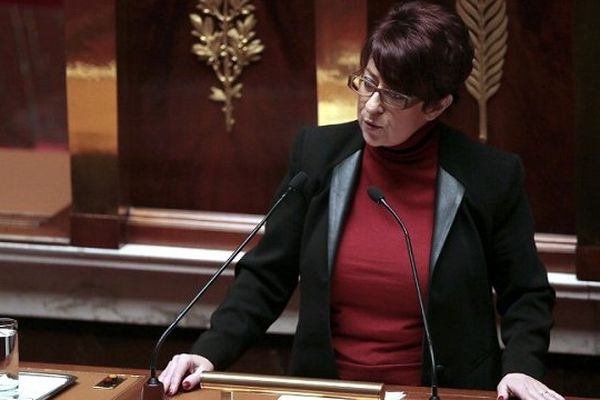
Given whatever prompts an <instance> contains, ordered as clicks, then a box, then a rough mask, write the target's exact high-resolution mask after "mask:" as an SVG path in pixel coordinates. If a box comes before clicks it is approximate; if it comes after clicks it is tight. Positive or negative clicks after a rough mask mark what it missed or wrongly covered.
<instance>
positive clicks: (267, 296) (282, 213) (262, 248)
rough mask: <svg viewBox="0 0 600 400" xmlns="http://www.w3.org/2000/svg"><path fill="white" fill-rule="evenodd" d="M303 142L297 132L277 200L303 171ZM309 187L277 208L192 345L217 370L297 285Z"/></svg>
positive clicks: (236, 354)
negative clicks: (306, 194) (301, 166)
mask: <svg viewBox="0 0 600 400" xmlns="http://www.w3.org/2000/svg"><path fill="white" fill-rule="evenodd" d="M302 143H303V140H302V135H298V137H297V139H296V142H295V144H294V146H293V147H292V152H291V159H290V164H289V169H288V173H287V176H286V177H285V178H284V179H283V181H282V184H281V185H280V187H279V189H278V190H277V194H276V197H275V198H276V199H278V198H279V197H280V196H281V194H282V193H283V191H284V190H285V189H286V188H287V185H288V183H289V180H290V179H291V178H292V177H293V176H295V175H296V174H297V173H298V172H299V171H300V166H299V163H300V159H301V154H302ZM307 184H308V183H307ZM304 187H306V184H305V186H304ZM304 191H305V189H301V190H300V191H294V192H291V193H290V194H289V195H288V196H287V197H286V199H285V200H284V201H283V202H282V203H281V204H280V206H279V207H278V208H277V209H276V210H275V211H274V212H273V214H272V215H271V218H270V220H269V221H267V223H266V225H265V233H264V235H263V237H262V238H261V240H260V242H259V243H258V244H257V245H256V246H255V247H254V248H253V249H252V250H251V251H249V252H248V253H246V254H245V255H244V257H242V258H241V259H240V261H239V262H238V263H237V265H236V273H235V280H234V283H233V285H232V287H231V288H230V290H229V292H228V293H227V295H226V297H225V299H224V300H223V302H222V303H221V304H220V306H219V307H218V308H217V310H216V311H215V312H214V313H213V315H212V317H211V326H210V328H209V330H207V331H206V332H204V333H203V334H202V335H201V336H200V337H199V338H198V340H197V341H196V342H195V343H194V345H193V346H192V352H193V353H196V354H201V355H202V356H204V357H206V358H208V359H209V360H210V361H211V362H212V363H213V364H214V365H215V368H216V369H225V368H227V367H228V366H229V365H231V364H232V363H233V362H234V361H235V360H236V359H237V358H238V357H239V356H241V354H242V353H243V352H244V351H245V350H246V349H247V348H248V347H249V346H251V345H252V344H253V343H254V342H255V341H256V340H257V339H258V338H259V337H261V336H262V335H263V334H264V332H265V331H266V330H267V329H268V328H269V326H270V325H271V324H272V323H273V322H274V321H275V320H276V319H277V318H278V317H279V315H280V314H281V313H282V312H283V310H284V308H285V306H286V305H287V303H288V301H289V299H290V297H291V295H292V294H293V292H294V290H295V288H296V286H297V284H298V276H299V272H298V271H299V267H298V258H299V249H300V241H301V234H302V230H303V224H304V214H305V209H306V200H305V193H304Z"/></svg>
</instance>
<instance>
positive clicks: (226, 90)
mask: <svg viewBox="0 0 600 400" xmlns="http://www.w3.org/2000/svg"><path fill="white" fill-rule="evenodd" d="M196 8H197V9H198V10H199V11H200V12H199V13H198V14H190V21H191V23H192V26H193V28H194V29H193V30H192V35H193V36H195V37H196V38H197V39H198V43H196V44H194V45H193V46H192V53H194V54H196V55H197V56H198V58H199V59H200V60H202V61H205V62H206V65H208V66H209V67H211V68H212V69H213V71H214V73H215V74H216V76H217V79H218V80H219V82H220V83H221V87H215V86H213V87H211V94H210V95H209V99H210V100H213V101H217V102H221V103H223V108H222V110H223V113H224V114H225V127H226V129H227V131H228V132H231V130H232V129H233V125H234V123H235V119H234V118H233V99H234V98H235V99H239V98H241V97H242V83H241V82H239V81H238V80H239V78H240V76H241V74H242V70H243V69H244V67H246V66H247V65H249V64H250V63H252V62H256V61H258V60H260V54H261V53H262V52H263V50H264V48H265V47H264V45H263V44H262V43H261V41H260V39H258V38H256V33H255V32H254V31H253V29H254V27H255V26H256V22H257V21H256V18H255V16H254V14H253V11H254V10H255V7H254V5H252V4H250V0H198V4H197V5H196Z"/></svg>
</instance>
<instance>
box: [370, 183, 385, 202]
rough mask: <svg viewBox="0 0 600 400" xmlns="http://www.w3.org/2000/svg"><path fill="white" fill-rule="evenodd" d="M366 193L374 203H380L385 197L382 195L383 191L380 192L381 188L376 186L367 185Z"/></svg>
mask: <svg viewBox="0 0 600 400" xmlns="http://www.w3.org/2000/svg"><path fill="white" fill-rule="evenodd" d="M367 193H368V194H369V197H370V198H371V200H373V201H374V202H375V203H381V202H382V201H383V200H384V199H385V197H383V193H381V190H379V188H378V187H377V186H369V187H368V188H367Z"/></svg>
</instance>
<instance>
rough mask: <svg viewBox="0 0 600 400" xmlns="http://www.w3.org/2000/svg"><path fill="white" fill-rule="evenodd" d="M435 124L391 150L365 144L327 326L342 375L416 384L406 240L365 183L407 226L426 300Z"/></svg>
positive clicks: (416, 340)
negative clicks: (380, 195)
mask: <svg viewBox="0 0 600 400" xmlns="http://www.w3.org/2000/svg"><path fill="white" fill-rule="evenodd" d="M434 125H435V123H432V124H428V125H426V126H424V127H423V128H421V129H420V130H419V131H417V132H415V134H414V135H413V136H411V137H410V138H409V139H408V140H407V141H406V142H405V143H403V144H402V145H400V146H397V147H395V148H384V147H371V146H369V145H366V147H365V150H364V152H363V159H362V166H361V172H360V177H359V182H358V187H357V189H356V192H355V195H354V199H353V204H352V207H351V210H350V213H349V215H348V219H347V221H346V225H345V227H344V232H343V234H342V238H341V241H340V246H339V249H338V253H337V259H336V265H335V269H334V272H333V276H332V288H331V311H332V312H331V328H332V335H333V345H334V349H335V354H336V361H337V367H338V372H339V375H340V378H341V379H347V380H366V381H379V382H385V383H390V384H403V385H420V384H421V364H422V362H421V358H422V345H423V330H422V319H421V314H420V311H419V307H418V301H417V297H416V294H415V287H414V282H413V278H412V274H411V269H410V264H409V261H408V253H407V249H406V245H405V242H404V237H403V236H402V232H401V230H400V227H399V226H398V225H397V223H396V221H394V219H393V218H392V216H391V215H389V213H388V212H387V211H386V210H385V209H383V208H382V207H381V206H378V205H377V204H375V203H374V202H373V201H372V200H371V199H369V197H368V195H367V188H368V187H369V186H372V185H374V186H377V187H379V188H380V189H381V190H382V192H383V194H384V195H385V197H386V200H387V202H388V203H389V204H390V205H391V206H392V207H393V208H394V209H395V210H396V212H397V213H398V215H399V216H400V218H402V220H403V221H404V223H405V224H406V227H407V229H408V231H409V233H410V235H411V240H412V245H413V250H414V253H415V260H416V263H417V268H418V273H419V279H420V281H421V286H422V287H421V289H422V290H423V295H424V296H425V297H427V292H428V287H429V285H428V281H429V272H428V271H429V255H430V250H431V239H432V231H433V222H434V208H435V207H434V202H435V187H436V179H437V170H438V151H437V150H438V135H437V132H436V131H437V130H436V129H432V128H433V126H434Z"/></svg>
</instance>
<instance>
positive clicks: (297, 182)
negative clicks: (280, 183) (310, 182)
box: [288, 171, 308, 190]
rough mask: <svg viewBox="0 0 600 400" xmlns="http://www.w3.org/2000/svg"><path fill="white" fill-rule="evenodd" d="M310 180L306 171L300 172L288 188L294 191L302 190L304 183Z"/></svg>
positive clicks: (291, 180)
mask: <svg viewBox="0 0 600 400" xmlns="http://www.w3.org/2000/svg"><path fill="white" fill-rule="evenodd" d="M307 179H308V175H307V174H306V172H304V171H300V172H298V173H297V174H296V175H294V177H293V178H292V179H290V183H289V185H288V187H289V188H290V189H293V190H297V189H301V188H302V186H304V183H305V182H306V180H307Z"/></svg>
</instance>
